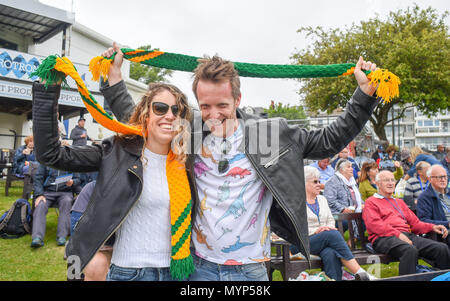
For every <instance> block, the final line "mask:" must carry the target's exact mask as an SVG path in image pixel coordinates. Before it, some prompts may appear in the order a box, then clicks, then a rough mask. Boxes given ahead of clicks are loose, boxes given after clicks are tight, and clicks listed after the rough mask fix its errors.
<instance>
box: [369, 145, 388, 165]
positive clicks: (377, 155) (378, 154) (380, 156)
mask: <svg viewBox="0 0 450 301" xmlns="http://www.w3.org/2000/svg"><path fill="white" fill-rule="evenodd" d="M384 157H386V153H385V152H384V146H383V145H381V144H380V145H378V147H377V151H376V152H374V153H373V154H372V159H373V160H374V161H375V162H378V161H379V160H383V159H384Z"/></svg>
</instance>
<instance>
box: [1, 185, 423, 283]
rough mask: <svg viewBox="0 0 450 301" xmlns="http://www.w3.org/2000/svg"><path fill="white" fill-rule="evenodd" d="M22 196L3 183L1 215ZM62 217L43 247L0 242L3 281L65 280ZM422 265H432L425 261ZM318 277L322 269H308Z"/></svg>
mask: <svg viewBox="0 0 450 301" xmlns="http://www.w3.org/2000/svg"><path fill="white" fill-rule="evenodd" d="M21 195H22V182H13V184H12V187H11V188H10V190H9V196H8V197H6V196H5V180H4V179H2V180H0V215H1V214H3V212H5V211H6V210H8V209H9V208H10V207H11V205H12V204H13V203H14V201H15V200H16V199H18V198H20V197H21ZM57 220H58V216H57V213H56V210H55V209H54V208H50V209H49V212H48V214H47V228H46V229H47V230H46V233H45V238H44V242H45V245H44V247H42V248H38V249H32V248H30V243H31V235H25V236H23V237H21V238H18V239H0V281H16V280H19V281H35V280H39V281H49V280H50V281H65V280H66V268H67V262H66V261H65V260H64V259H63V256H64V247H59V246H57V245H56V227H57ZM419 264H422V265H428V264H426V263H425V262H423V261H420V262H419ZM363 268H365V269H366V270H368V271H369V272H373V273H374V274H376V273H377V271H379V272H380V275H381V278H386V277H393V276H398V263H397V262H393V263H390V264H388V265H386V264H375V265H365V266H363ZM307 272H308V273H309V274H315V273H318V272H320V270H307ZM273 280H275V281H280V280H282V278H281V273H280V272H279V271H275V272H274V274H273Z"/></svg>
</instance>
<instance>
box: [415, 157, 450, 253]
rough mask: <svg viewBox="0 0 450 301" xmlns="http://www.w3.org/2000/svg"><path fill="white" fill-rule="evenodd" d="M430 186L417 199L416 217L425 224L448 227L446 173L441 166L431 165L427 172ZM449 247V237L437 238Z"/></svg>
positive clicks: (449, 223)
mask: <svg viewBox="0 0 450 301" xmlns="http://www.w3.org/2000/svg"><path fill="white" fill-rule="evenodd" d="M427 176H428V179H429V181H430V185H429V186H428V188H427V190H425V191H424V192H423V193H422V194H421V195H420V197H419V200H418V202H417V217H418V218H419V219H420V220H421V221H423V222H426V223H432V224H435V225H443V226H445V227H446V228H447V229H448V228H449V227H450V222H449V221H450V196H449V194H450V192H449V191H448V189H447V183H448V178H447V171H446V170H445V168H443V167H442V166H441V165H433V166H431V167H430V168H429V169H428V172H427ZM439 239H440V240H442V241H443V242H445V243H447V245H448V246H449V247H450V236H447V237H446V238H441V237H440V238H439Z"/></svg>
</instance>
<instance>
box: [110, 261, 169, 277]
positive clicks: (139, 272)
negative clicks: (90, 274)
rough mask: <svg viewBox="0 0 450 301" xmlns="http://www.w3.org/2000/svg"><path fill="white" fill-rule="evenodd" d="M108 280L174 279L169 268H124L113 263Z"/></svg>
mask: <svg viewBox="0 0 450 301" xmlns="http://www.w3.org/2000/svg"><path fill="white" fill-rule="evenodd" d="M106 281H174V280H173V279H172V277H171V276H170V271H169V268H123V267H119V266H117V265H114V264H111V267H110V268H109V272H108V275H106Z"/></svg>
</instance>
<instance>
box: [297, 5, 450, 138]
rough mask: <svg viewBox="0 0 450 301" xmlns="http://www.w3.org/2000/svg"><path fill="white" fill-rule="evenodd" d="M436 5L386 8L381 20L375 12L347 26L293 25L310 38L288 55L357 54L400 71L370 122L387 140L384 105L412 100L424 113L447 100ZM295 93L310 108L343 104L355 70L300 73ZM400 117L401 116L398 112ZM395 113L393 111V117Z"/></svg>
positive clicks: (303, 59)
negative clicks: (395, 93) (389, 97)
mask: <svg viewBox="0 0 450 301" xmlns="http://www.w3.org/2000/svg"><path fill="white" fill-rule="evenodd" d="M446 17H448V12H445V13H443V14H442V15H439V14H438V13H437V12H436V10H435V9H432V8H431V7H430V8H427V9H424V10H422V9H420V8H419V7H418V6H417V5H415V6H413V7H412V8H408V9H406V10H399V11H397V12H391V13H390V14H389V15H388V16H387V19H386V20H381V19H380V18H379V16H377V17H375V18H373V19H369V20H368V21H362V22H361V23H360V24H359V25H355V24H353V25H352V26H350V27H349V28H345V29H344V30H342V29H330V30H325V29H323V28H322V27H316V28H312V27H302V28H300V29H299V30H298V32H300V33H304V34H306V36H307V37H310V38H313V39H314V42H313V43H312V45H310V46H309V47H307V48H306V49H304V50H300V51H298V52H297V53H295V54H294V55H292V57H291V60H292V62H293V63H295V64H312V65H316V64H335V63H356V61H357V60H358V58H359V56H360V55H361V56H363V58H364V59H365V60H367V61H371V62H375V63H376V64H377V66H378V67H380V68H386V69H389V71H391V72H393V73H394V74H396V75H397V76H399V77H400V80H401V85H400V97H399V98H397V99H394V100H393V101H392V102H390V103H388V104H379V105H378V107H377V108H376V110H375V112H374V115H373V116H372V118H371V122H372V124H373V126H374V129H375V132H376V134H377V135H378V137H379V138H380V139H382V140H386V139H385V138H386V135H385V133H384V126H385V125H386V124H387V123H388V122H390V120H388V117H389V116H388V112H389V109H390V108H391V107H392V106H393V105H394V104H397V105H399V106H400V108H406V107H407V106H411V105H414V106H416V107H417V108H418V109H419V110H420V111H422V112H424V113H425V114H429V115H431V114H434V113H436V112H438V111H442V110H446V109H447V108H448V107H449V106H450V100H449V95H450V39H449V35H448V26H446V25H445V22H444V20H445V18H446ZM299 81H300V82H301V83H303V85H302V87H301V88H300V91H299V94H300V95H301V96H302V97H304V98H305V102H306V104H307V106H308V108H309V109H310V110H311V111H319V110H327V111H328V112H331V111H333V110H334V109H336V108H337V107H344V106H345V105H346V103H347V101H348V100H349V99H350V97H351V95H352V94H353V92H354V90H355V87H356V80H355V79H354V76H350V77H342V78H340V79H335V78H314V79H300V80H299ZM399 117H400V116H399ZM396 118H397V117H396Z"/></svg>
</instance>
